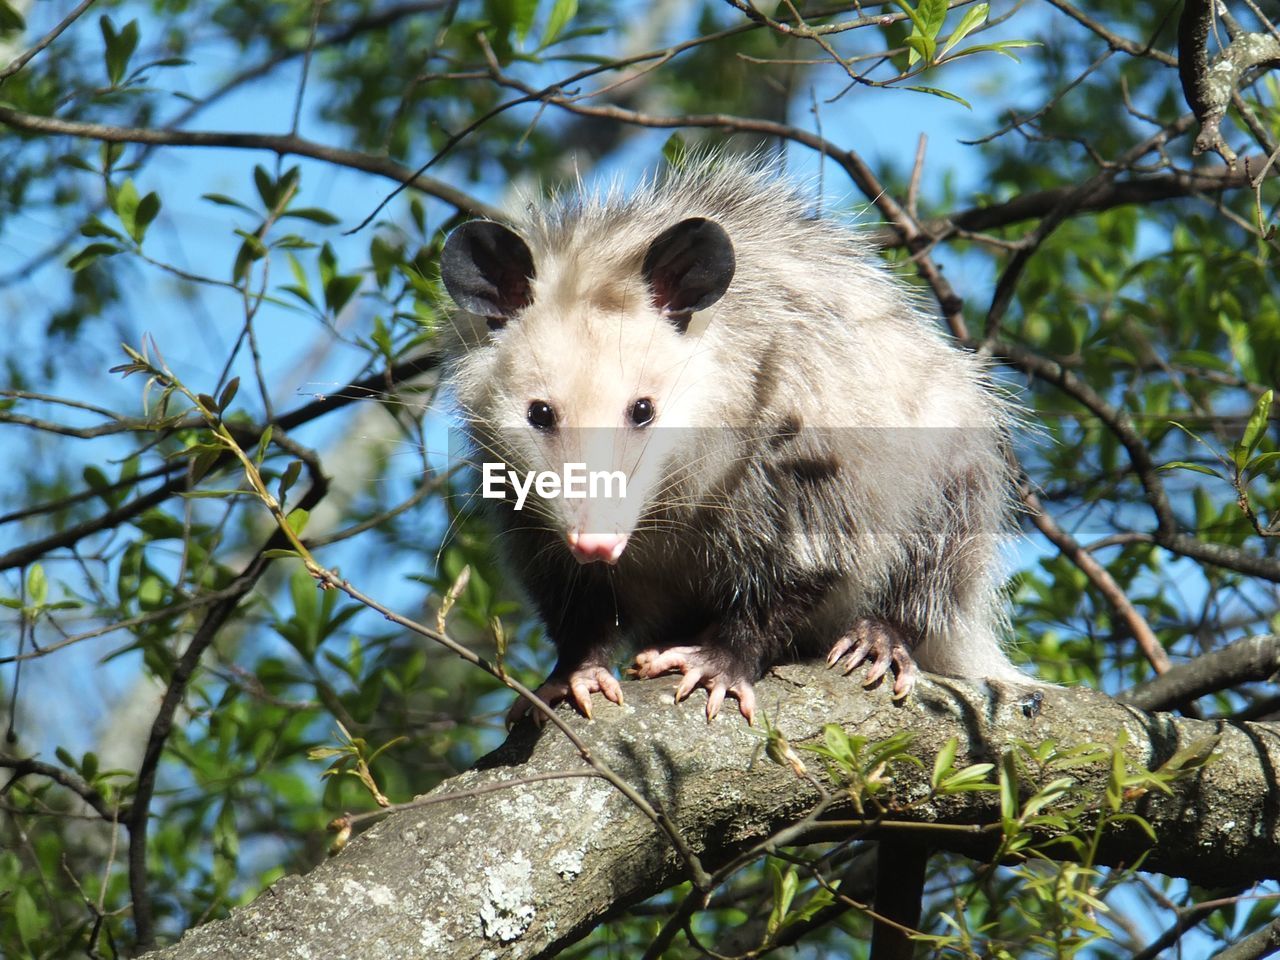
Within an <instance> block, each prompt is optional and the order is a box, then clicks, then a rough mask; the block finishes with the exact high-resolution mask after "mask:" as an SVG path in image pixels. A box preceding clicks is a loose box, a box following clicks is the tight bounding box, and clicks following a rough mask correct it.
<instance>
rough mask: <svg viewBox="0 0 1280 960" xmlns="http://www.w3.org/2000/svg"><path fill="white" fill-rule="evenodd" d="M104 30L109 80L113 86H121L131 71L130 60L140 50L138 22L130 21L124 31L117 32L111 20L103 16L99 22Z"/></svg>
mask: <svg viewBox="0 0 1280 960" xmlns="http://www.w3.org/2000/svg"><path fill="white" fill-rule="evenodd" d="M98 26H99V27H100V28H101V30H102V39H103V41H104V42H105V43H106V51H105V54H104V59H105V61H106V65H107V80H108V81H109V82H110V83H111V86H113V87H116V86H119V85H120V81H121V80H123V79H124V75H125V73H126V72H127V71H128V69H129V58H130V57H132V56H133V53H134V51H135V50H137V49H138V21H137V20H130V21H129V22H128V23H126V24H125V25H124V29H123V30H120V31H119V32H116V26H115V24H114V23H113V22H112V21H111V18H110V17H108V16H106V15H103V16H102V17H101V18H99V20H98Z"/></svg>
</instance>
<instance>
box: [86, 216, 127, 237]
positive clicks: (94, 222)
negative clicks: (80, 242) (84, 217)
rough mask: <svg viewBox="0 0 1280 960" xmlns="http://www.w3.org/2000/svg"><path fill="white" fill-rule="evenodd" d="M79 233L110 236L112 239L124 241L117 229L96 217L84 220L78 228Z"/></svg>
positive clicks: (88, 235) (92, 235) (122, 235)
mask: <svg viewBox="0 0 1280 960" xmlns="http://www.w3.org/2000/svg"><path fill="white" fill-rule="evenodd" d="M80 235H81V236H84V237H110V238H111V239H112V240H119V241H121V242H124V234H122V233H120V231H118V230H113V229H112V228H111V227H108V226H107V225H106V224H105V223H103V222H102V221H101V220H99V219H98V218H97V217H93V218H92V219H90V220H88V221H86V222H85V224H84V226H82V227H81V228H80Z"/></svg>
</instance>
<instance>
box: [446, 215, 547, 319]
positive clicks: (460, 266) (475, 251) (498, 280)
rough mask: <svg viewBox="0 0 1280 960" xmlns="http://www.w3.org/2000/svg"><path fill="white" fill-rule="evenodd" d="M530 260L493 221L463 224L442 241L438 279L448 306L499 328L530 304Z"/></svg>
mask: <svg viewBox="0 0 1280 960" xmlns="http://www.w3.org/2000/svg"><path fill="white" fill-rule="evenodd" d="M533 277H534V270H533V255H532V254H531V253H529V245H528V244H527V243H525V242H524V240H522V239H521V238H520V235H519V234H517V233H515V232H514V231H512V230H510V229H509V228H507V227H504V226H503V225H502V224H500V223H494V222H493V221H492V220H472V221H470V222H469V223H464V224H463V225H462V226H460V227H458V229H456V230H454V231H453V233H451V234H449V239H448V240H446V241H445V242H444V250H443V252H441V254H440V279H441V280H443V281H444V287H445V289H446V290H448V291H449V296H451V297H453V302H454V303H456V304H457V305H458V306H460V307H461V308H462V309H463V310H466V311H467V312H469V313H474V314H476V315H477V316H481V317H488V318H489V326H490V327H493V328H495V329H496V328H497V327H500V326H502V325H503V324H504V323H506V322H507V320H508V319H509V318H510V317H511V316H512V315H513V314H515V313H516V312H518V311H519V310H521V309H522V308H524V307H527V306H528V305H529V301H530V300H531V299H532V297H533V294H532V291H531V290H530V287H529V281H530V280H532V279H533Z"/></svg>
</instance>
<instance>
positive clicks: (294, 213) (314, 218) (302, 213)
mask: <svg viewBox="0 0 1280 960" xmlns="http://www.w3.org/2000/svg"><path fill="white" fill-rule="evenodd" d="M285 217H297V218H298V219H299V220H310V221H311V222H312V223H318V224H321V225H322V226H326V227H332V226H333V225H334V224H335V223H339V222H340V221H339V220H338V218H337V217H336V216H335V215H333V214H332V213H330V212H329V211H328V210H322V209H320V208H319V207H294V208H292V209H289V210H286V211H285V212H284V213H282V214H280V218H281V219H284V218H285Z"/></svg>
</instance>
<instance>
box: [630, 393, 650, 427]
mask: <svg viewBox="0 0 1280 960" xmlns="http://www.w3.org/2000/svg"><path fill="white" fill-rule="evenodd" d="M653 415H654V409H653V401H652V400H650V399H649V398H648V397H641V398H640V399H639V400H637V401H636V402H635V403H633V404H632V405H631V411H630V413H629V414H628V416H629V417H630V418H631V424H632V426H636V427H647V426H648V425H649V424H650V423H652V422H653Z"/></svg>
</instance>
